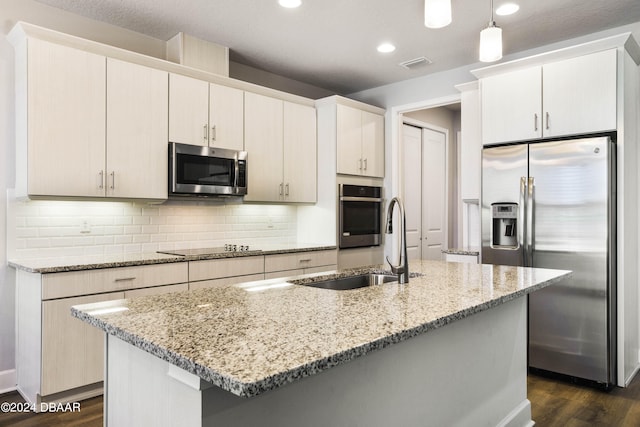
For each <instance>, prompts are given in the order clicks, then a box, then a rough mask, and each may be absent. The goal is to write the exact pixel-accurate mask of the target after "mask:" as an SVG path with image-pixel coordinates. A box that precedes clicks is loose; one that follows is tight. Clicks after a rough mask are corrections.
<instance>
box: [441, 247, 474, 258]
mask: <svg viewBox="0 0 640 427" xmlns="http://www.w3.org/2000/svg"><path fill="white" fill-rule="evenodd" d="M442 253H443V254H450V255H475V256H478V255H480V249H478V248H448V249H443V250H442Z"/></svg>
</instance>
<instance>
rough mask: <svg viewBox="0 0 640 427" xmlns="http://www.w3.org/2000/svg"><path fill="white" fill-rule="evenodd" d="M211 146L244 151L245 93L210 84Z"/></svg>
mask: <svg viewBox="0 0 640 427" xmlns="http://www.w3.org/2000/svg"><path fill="white" fill-rule="evenodd" d="M209 145H210V146H211V147H222V148H229V149H231V150H244V92H243V91H242V90H240V89H235V88H232V87H226V86H220V85H216V84H213V83H211V84H209Z"/></svg>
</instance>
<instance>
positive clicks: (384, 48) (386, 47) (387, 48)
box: [378, 43, 396, 53]
mask: <svg viewBox="0 0 640 427" xmlns="http://www.w3.org/2000/svg"><path fill="white" fill-rule="evenodd" d="M394 50H396V47H395V46H394V45H392V44H391V43H382V44H381V45H379V46H378V52H380V53H389V52H393V51H394Z"/></svg>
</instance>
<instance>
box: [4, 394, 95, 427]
mask: <svg viewBox="0 0 640 427" xmlns="http://www.w3.org/2000/svg"><path fill="white" fill-rule="evenodd" d="M4 402H8V403H10V404H11V403H15V404H22V403H24V399H23V398H22V396H20V395H19V394H18V393H17V392H12V393H5V394H0V404H2V403H4ZM0 426H2V427H5V426H11V427H44V426H46V427H79V426H86V427H102V396H99V397H94V398H93V399H87V400H83V401H82V402H80V411H76V412H41V413H38V414H36V413H33V412H22V413H19V412H9V413H7V412H4V411H2V412H0Z"/></svg>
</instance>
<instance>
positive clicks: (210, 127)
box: [169, 73, 244, 150]
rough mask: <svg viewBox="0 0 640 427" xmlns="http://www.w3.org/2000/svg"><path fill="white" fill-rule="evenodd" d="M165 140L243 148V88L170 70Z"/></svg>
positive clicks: (236, 148)
mask: <svg viewBox="0 0 640 427" xmlns="http://www.w3.org/2000/svg"><path fill="white" fill-rule="evenodd" d="M169 141H171V142H180V143H183V144H191V145H202V146H205V147H206V146H211V147H220V148H229V149H235V150H242V149H244V91H242V90H240V89H235V88H232V87H226V86H221V85H217V84H214V83H209V82H206V81H203V80H198V79H194V78H192V77H187V76H182V75H179V74H173V73H172V74H170V82H169Z"/></svg>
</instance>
